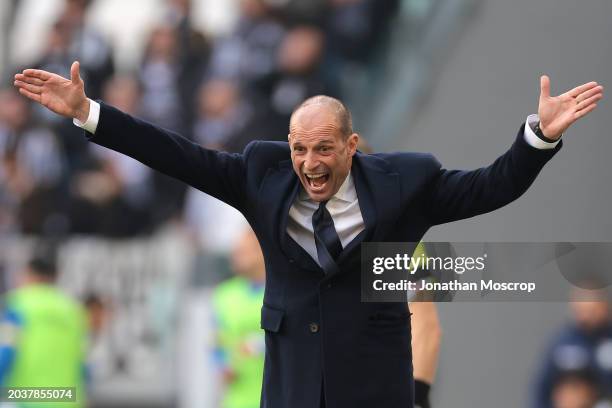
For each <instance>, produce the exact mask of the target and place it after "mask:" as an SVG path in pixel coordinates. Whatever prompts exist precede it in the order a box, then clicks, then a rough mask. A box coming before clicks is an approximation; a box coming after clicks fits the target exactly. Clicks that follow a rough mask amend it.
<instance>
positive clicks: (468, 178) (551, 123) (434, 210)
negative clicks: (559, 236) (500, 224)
mask: <svg viewBox="0 0 612 408" xmlns="http://www.w3.org/2000/svg"><path fill="white" fill-rule="evenodd" d="M540 86H541V93H540V102H539V107H538V117H536V121H535V123H531V121H529V122H530V123H528V124H526V125H525V126H532V125H533V127H534V128H533V129H530V128H524V127H521V130H520V131H519V134H518V136H517V138H516V141H515V142H514V144H513V145H512V147H511V148H510V149H509V150H508V151H507V152H506V153H505V154H504V155H502V156H501V157H499V158H498V159H497V160H495V162H494V163H493V164H491V165H490V166H488V167H483V168H480V169H477V170H473V171H460V170H445V169H441V166H440V164H439V163H437V162H435V166H434V167H433V169H432V170H431V172H432V179H433V180H432V183H431V187H430V188H429V200H427V208H426V211H427V212H428V214H429V218H430V221H431V223H432V224H441V223H445V222H450V221H454V220H458V219H463V218H469V217H473V216H475V215H478V214H483V213H486V212H489V211H493V210H495V209H497V208H500V207H502V206H504V205H506V204H508V203H510V202H512V201H514V200H516V199H517V198H518V197H520V196H521V195H522V194H523V193H524V192H525V191H526V190H527V188H528V187H529V186H530V185H531V184H532V183H533V181H534V180H535V178H536V176H537V175H538V173H539V172H540V170H541V169H542V168H543V167H544V165H545V164H546V162H548V160H550V159H551V158H552V156H554V154H555V153H556V152H557V151H558V150H559V149H560V148H561V145H562V141H561V140H560V139H561V136H562V134H563V133H564V132H565V131H566V130H567V129H568V128H569V127H570V126H571V125H572V124H574V123H575V122H576V121H577V120H579V119H581V118H583V117H584V116H586V115H587V114H588V113H590V112H592V111H593V110H594V109H595V108H596V107H597V102H598V101H599V100H600V99H601V98H602V97H603V87H602V86H600V85H599V84H597V83H596V82H589V83H586V84H583V85H580V86H578V87H576V88H574V89H572V90H570V91H568V92H565V93H564V94H561V95H559V96H551V95H550V79H549V78H548V77H547V76H546V75H544V76H542V77H541V80H540ZM534 116H535V115H534ZM538 128H539V129H540V130H538ZM536 135H537V136H536ZM533 139H535V142H534V141H533Z"/></svg>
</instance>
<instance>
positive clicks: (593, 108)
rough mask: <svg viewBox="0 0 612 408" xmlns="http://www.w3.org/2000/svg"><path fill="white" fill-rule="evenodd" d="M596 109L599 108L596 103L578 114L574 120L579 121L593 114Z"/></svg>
mask: <svg viewBox="0 0 612 408" xmlns="http://www.w3.org/2000/svg"><path fill="white" fill-rule="evenodd" d="M595 108H597V104H596V103H594V104H592V105H590V106H589V107H587V108H585V109H583V110H581V111H578V112H576V113H575V114H574V120H578V119H580V118H582V117H584V116H585V115H588V114H589V113H591V112H593V111H594V110H595Z"/></svg>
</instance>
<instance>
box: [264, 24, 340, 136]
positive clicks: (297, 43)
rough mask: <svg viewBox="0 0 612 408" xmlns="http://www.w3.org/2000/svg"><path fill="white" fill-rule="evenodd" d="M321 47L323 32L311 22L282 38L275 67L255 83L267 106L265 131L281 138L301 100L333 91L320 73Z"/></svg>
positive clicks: (322, 50) (323, 40)
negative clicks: (310, 24) (309, 24)
mask: <svg viewBox="0 0 612 408" xmlns="http://www.w3.org/2000/svg"><path fill="white" fill-rule="evenodd" d="M324 49H325V36H324V33H323V32H322V31H321V30H320V29H318V28H317V27H314V26H297V27H295V28H293V29H291V30H290V31H289V32H288V33H287V35H286V36H285V38H284V39H283V42H282V44H281V46H280V48H279V50H278V53H277V56H276V64H277V65H276V70H275V71H274V72H273V73H271V74H270V75H268V76H267V77H265V78H262V79H261V80H260V81H258V82H257V83H256V84H255V86H256V89H257V90H258V93H259V95H260V97H263V98H264V100H265V105H266V106H267V109H268V112H267V113H266V115H267V117H266V119H265V120H262V122H263V123H265V124H266V132H267V134H268V135H273V136H276V137H279V136H280V135H283V137H282V140H284V139H285V136H284V135H285V134H286V133H287V129H286V128H287V123H288V122H289V118H290V117H291V113H292V112H293V111H294V109H295V108H296V107H297V106H298V105H299V104H300V103H301V102H302V101H304V100H305V99H307V98H309V97H311V96H314V95H319V94H332V95H335V94H334V92H332V90H331V89H330V86H329V85H328V84H327V83H326V82H325V80H324V78H323V76H322V75H321V62H322V58H323V53H324ZM273 136H268V138H266V139H268V140H269V138H270V137H273Z"/></svg>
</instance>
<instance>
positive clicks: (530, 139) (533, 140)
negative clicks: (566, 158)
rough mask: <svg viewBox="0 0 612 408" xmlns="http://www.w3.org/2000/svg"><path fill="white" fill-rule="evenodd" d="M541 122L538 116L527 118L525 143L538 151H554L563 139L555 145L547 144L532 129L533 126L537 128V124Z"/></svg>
mask: <svg viewBox="0 0 612 408" xmlns="http://www.w3.org/2000/svg"><path fill="white" fill-rule="evenodd" d="M539 120H540V117H539V116H538V114H533V115H529V116H528V117H527V123H525V141H526V142H527V143H528V144H529V145H530V146H532V147H535V148H536V149H540V150H547V149H554V148H555V147H557V145H558V144H559V142H560V141H561V138H559V140H557V141H556V142H554V143H549V142H545V141H544V140H542V139H540V138H539V137H538V136H537V135H536V134H535V132H534V131H533V128H532V126H535V124H536V123H537V122H538V121H539ZM562 136H563V135H562Z"/></svg>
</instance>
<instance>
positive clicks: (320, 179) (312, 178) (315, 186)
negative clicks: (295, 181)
mask: <svg viewBox="0 0 612 408" xmlns="http://www.w3.org/2000/svg"><path fill="white" fill-rule="evenodd" d="M304 176H306V182H307V183H308V185H309V186H310V188H311V189H312V190H314V191H320V190H323V188H324V187H325V185H326V184H327V181H328V180H329V174H328V173H314V174H304Z"/></svg>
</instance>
